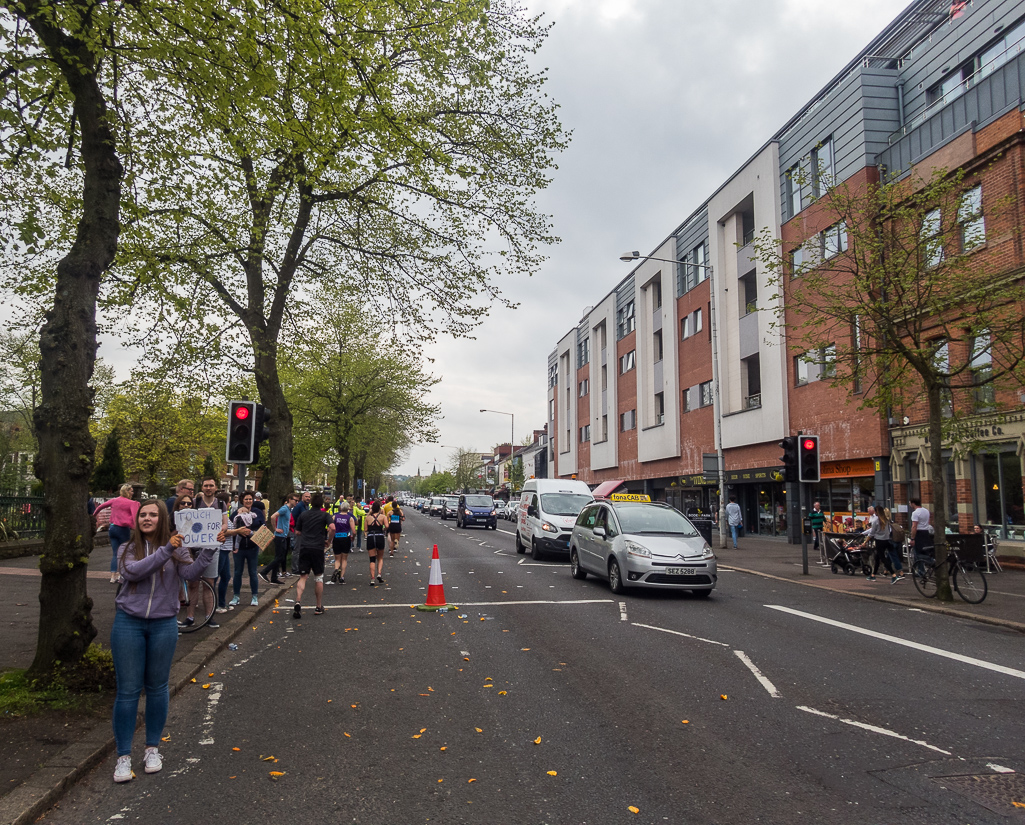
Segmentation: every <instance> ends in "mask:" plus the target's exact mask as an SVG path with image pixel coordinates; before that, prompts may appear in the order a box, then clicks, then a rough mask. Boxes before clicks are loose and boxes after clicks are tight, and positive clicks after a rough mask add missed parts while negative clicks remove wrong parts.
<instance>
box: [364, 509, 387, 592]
mask: <svg viewBox="0 0 1025 825" xmlns="http://www.w3.org/2000/svg"><path fill="white" fill-rule="evenodd" d="M387 525H388V519H387V518H386V517H385V515H384V513H382V512H381V504H380V502H377V501H375V502H374V503H373V504H371V505H370V515H368V516H367V555H368V556H369V557H370V584H371V586H373V585H376V584H377V582H380V583H381V584H384V579H383V578H381V569H382V568H383V567H384V529H385V527H386V526H387ZM375 578H376V580H377V581H375Z"/></svg>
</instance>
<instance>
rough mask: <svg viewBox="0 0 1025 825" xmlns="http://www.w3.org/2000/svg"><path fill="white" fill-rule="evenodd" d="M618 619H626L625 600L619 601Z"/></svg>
mask: <svg viewBox="0 0 1025 825" xmlns="http://www.w3.org/2000/svg"><path fill="white" fill-rule="evenodd" d="M619 621H621V622H625V621H626V602H620V603H619Z"/></svg>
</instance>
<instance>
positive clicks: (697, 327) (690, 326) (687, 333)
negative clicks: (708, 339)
mask: <svg viewBox="0 0 1025 825" xmlns="http://www.w3.org/2000/svg"><path fill="white" fill-rule="evenodd" d="M699 332H701V310H700V309H696V310H694V311H693V312H692V313H690V314H689V315H685V316H684V317H683V318H681V319H680V340H681V341H685V340H686V339H687V338H690V337H691V336H692V335H696V334H697V333H699Z"/></svg>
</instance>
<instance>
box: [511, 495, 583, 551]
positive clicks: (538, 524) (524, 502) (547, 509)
mask: <svg viewBox="0 0 1025 825" xmlns="http://www.w3.org/2000/svg"><path fill="white" fill-rule="evenodd" d="M592 501H594V496H593V495H591V488H590V487H588V486H587V485H586V484H584V482H582V481H577V480H575V479H550V478H548V479H546V478H536V479H531V480H530V481H528V482H527V483H526V484H524V485H523V493H522V494H521V495H520V512H519V514H518V515H517V519H516V552H517V553H523V552H526V549H527V548H528V547H529V548H530V555H531V557H532V558H533V559H535V560H537V559H540V558H542V557H544V555H545V554H547V553H560V554H564V555H565V556H566V557H568V556H569V536H570V533H571V532H572V530H573V525H574V524H575V523H576V520H577V516H578V515H579V514H580V511H581V510H582V509H583V508H584V507H585V506H586V505H588V504H590V503H591V502H592Z"/></svg>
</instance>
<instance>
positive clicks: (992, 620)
mask: <svg viewBox="0 0 1025 825" xmlns="http://www.w3.org/2000/svg"><path fill="white" fill-rule="evenodd" d="M719 566H720V567H722V568H723V569H724V570H732V571H734V572H735V573H749V574H750V575H752V576H761V577H762V578H763V579H772V580H774V581H778V582H789V583H790V584H798V585H800V586H801V587H814V588H815V589H816V590H828V591H829V592H830V593H839V594H841V595H843V596H855V597H857V598H859V599H869V600H871V601H875V602H885V603H886V604H895V605H899V606H900V607H913V608H915V609H917V610H926V611H929V612H930V613H942V614H943V615H945V616H953V617H954V618H957V619H967V620H969V621H973V622H981V623H982V624H990V625H996V626H997V627H1006V628H1007V629H1008V630H1017V631H1018V632H1019V633H1025V623H1023V622H1013V621H1011V620H1010V619H999V618H997V617H995V616H979V615H978V614H975V613H968V612H966V611H964V610H958V609H956V608H953V607H947V606H946V605H944V604H941V603H939V602H935V601H932V600H931V599H923V600H919V601H913V602H912V601H908V600H907V599H895V598H893V597H891V596H876V595H874V594H872V593H856V592H854V591H852V590H837V589H836V588H835V587H830V586H829V585H826V584H816V583H815V582H810V581H809V582H803V581H800V580H799V579H788V578H786V577H785V576H775V575H773V574H772V573H763V572H762V571H760V570H749V569H748V568H746V567H734V566H733V565H730V564H720V565H719Z"/></svg>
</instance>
